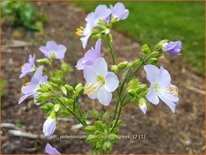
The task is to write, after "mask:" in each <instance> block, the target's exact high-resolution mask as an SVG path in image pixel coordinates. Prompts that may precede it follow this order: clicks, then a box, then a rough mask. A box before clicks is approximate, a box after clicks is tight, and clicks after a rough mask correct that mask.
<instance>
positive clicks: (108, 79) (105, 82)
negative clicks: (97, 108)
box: [84, 57, 119, 106]
mask: <svg viewBox="0 0 206 155" xmlns="http://www.w3.org/2000/svg"><path fill="white" fill-rule="evenodd" d="M84 78H85V80H86V81H87V83H86V85H85V92H84V94H87V95H88V96H89V98H91V99H98V100H99V102H100V103H101V104H103V105H105V106H107V105H109V104H110V102H111V100H112V92H114V91H115V90H116V89H117V87H118V85H119V80H118V78H117V76H116V75H115V74H114V73H113V72H108V68H107V64H106V62H105V60H104V58H101V57H100V58H98V59H97V60H96V61H95V62H94V63H93V65H92V66H89V67H85V68H84Z"/></svg>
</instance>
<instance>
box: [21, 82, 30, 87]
mask: <svg viewBox="0 0 206 155" xmlns="http://www.w3.org/2000/svg"><path fill="white" fill-rule="evenodd" d="M29 83H30V82H26V83H25V84H23V86H22V87H26V86H27V85H28V84H29Z"/></svg>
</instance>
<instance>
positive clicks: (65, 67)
mask: <svg viewBox="0 0 206 155" xmlns="http://www.w3.org/2000/svg"><path fill="white" fill-rule="evenodd" d="M61 69H62V71H63V72H64V73H68V72H69V65H67V64H66V63H63V64H62V65H61Z"/></svg>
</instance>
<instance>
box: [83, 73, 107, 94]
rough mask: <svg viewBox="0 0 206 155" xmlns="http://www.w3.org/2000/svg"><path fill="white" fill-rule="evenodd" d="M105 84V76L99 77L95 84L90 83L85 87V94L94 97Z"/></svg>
mask: <svg viewBox="0 0 206 155" xmlns="http://www.w3.org/2000/svg"><path fill="white" fill-rule="evenodd" d="M104 84H105V79H104V77H103V76H97V78H96V80H95V82H93V83H89V84H88V85H87V86H86V87H85V91H84V94H90V95H93V94H95V93H96V91H97V90H98V88H99V87H100V86H102V85H104Z"/></svg>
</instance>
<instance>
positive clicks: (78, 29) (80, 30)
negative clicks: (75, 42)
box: [76, 26, 84, 36]
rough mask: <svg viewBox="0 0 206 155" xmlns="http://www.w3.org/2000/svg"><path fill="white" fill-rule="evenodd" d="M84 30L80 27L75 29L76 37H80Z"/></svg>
mask: <svg viewBox="0 0 206 155" xmlns="http://www.w3.org/2000/svg"><path fill="white" fill-rule="evenodd" d="M83 30H84V28H83V27H82V26H80V27H79V28H77V29H76V35H78V36H82V34H83Z"/></svg>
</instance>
